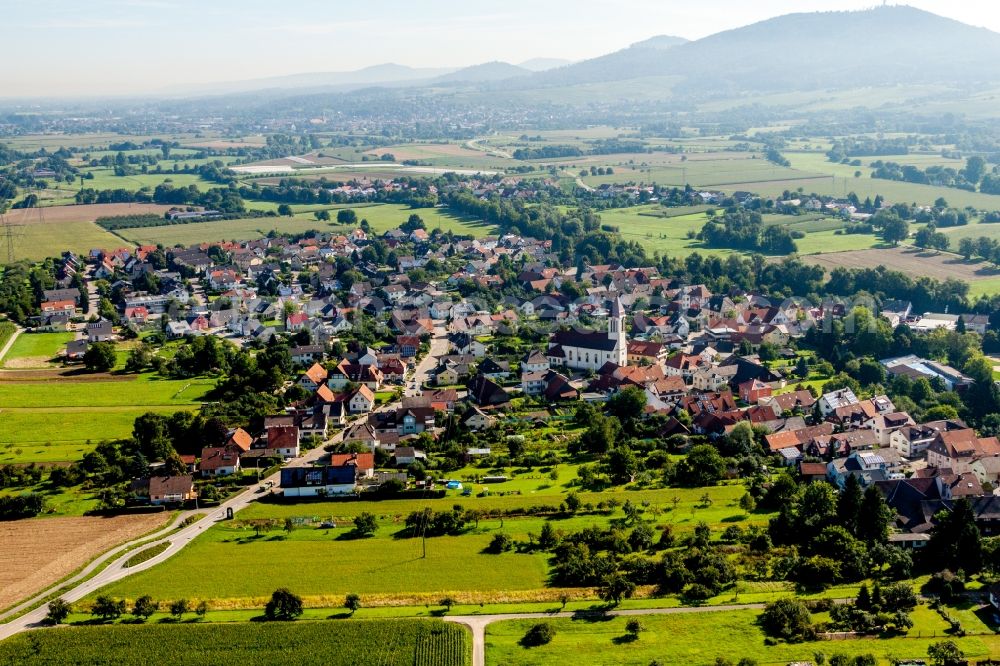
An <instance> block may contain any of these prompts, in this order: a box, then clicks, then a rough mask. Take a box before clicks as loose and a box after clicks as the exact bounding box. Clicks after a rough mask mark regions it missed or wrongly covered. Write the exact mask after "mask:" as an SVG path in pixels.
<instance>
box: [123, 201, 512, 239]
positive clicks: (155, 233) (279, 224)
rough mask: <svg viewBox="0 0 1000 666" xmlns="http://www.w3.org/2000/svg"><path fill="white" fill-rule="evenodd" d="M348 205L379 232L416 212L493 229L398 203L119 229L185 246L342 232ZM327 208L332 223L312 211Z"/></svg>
mask: <svg viewBox="0 0 1000 666" xmlns="http://www.w3.org/2000/svg"><path fill="white" fill-rule="evenodd" d="M342 208H351V209H353V210H354V211H355V212H356V213H357V214H358V219H359V221H360V220H361V219H366V220H368V222H369V224H371V226H372V229H374V230H375V231H376V232H377V233H382V232H384V231H386V230H388V229H393V228H395V227H398V226H399V225H400V224H402V223H403V222H405V221H406V219H407V218H408V217H409V216H410V215H413V214H417V215H419V216H420V217H421V218H422V219H423V221H424V223H425V224H426V225H427V228H428V229H435V228H438V227H440V228H441V229H444V230H445V231H449V230H450V231H453V232H454V233H456V234H466V235H473V236H485V235H487V234H489V233H491V232H492V231H493V230H494V228H493V227H492V226H489V225H486V224H484V223H481V222H478V221H476V220H473V219H471V218H466V217H460V216H457V215H453V214H451V213H448V212H447V211H445V210H443V209H441V208H418V209H413V208H410V207H409V206H406V205H401V204H376V205H370V206H360V205H359V206H327V207H323V206H310V207H308V212H307V211H300V212H296V215H295V216H294V217H259V218H250V219H244V220H219V221H217V222H197V223H194V224H177V225H169V226H163V227H146V228H141V229H123V230H122V231H121V234H122V236H123V237H124V238H127V239H128V240H130V241H132V242H135V243H154V244H155V243H162V244H164V245H166V246H173V245H177V244H184V245H189V244H192V243H200V242H205V241H212V240H247V239H253V238H260V237H261V236H265V235H267V233H268V232H270V231H272V230H277V231H278V232H281V233H292V234H296V233H304V232H306V231H310V230H338V231H345V230H347V228H346V227H342V226H338V225H337V224H336V217H337V211H338V210H340V209H342ZM316 210H329V211H330V216H331V217H332V218H334V219H333V221H332V222H320V221H318V220H316V218H315V217H314V216H313V214H312V211H316Z"/></svg>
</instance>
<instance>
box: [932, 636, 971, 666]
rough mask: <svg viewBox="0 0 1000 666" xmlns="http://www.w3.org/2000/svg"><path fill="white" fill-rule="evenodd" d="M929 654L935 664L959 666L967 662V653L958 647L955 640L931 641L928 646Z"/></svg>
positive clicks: (937, 665)
mask: <svg viewBox="0 0 1000 666" xmlns="http://www.w3.org/2000/svg"><path fill="white" fill-rule="evenodd" d="M927 656H928V657H930V659H931V662H932V663H933V664H934V666H957V665H958V664H964V663H965V661H964V659H965V653H964V652H962V651H961V650H960V649H959V648H958V645H956V644H955V641H938V642H937V643H931V644H930V645H929V646H928V647H927Z"/></svg>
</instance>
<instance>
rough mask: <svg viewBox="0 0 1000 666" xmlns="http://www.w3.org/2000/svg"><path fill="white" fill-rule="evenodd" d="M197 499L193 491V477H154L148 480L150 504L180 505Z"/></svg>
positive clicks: (188, 475) (195, 492)
mask: <svg viewBox="0 0 1000 666" xmlns="http://www.w3.org/2000/svg"><path fill="white" fill-rule="evenodd" d="M197 497H198V492H197V491H196V490H195V489H194V477H192V476H191V475H190V474H186V475H184V476H154V477H150V479H149V503H150V504H180V503H182V502H187V501H188V500H193V499H195V498H197Z"/></svg>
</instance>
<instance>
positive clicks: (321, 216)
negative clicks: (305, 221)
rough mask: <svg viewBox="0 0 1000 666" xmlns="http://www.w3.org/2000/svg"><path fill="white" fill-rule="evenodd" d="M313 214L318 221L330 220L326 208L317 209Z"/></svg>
mask: <svg viewBox="0 0 1000 666" xmlns="http://www.w3.org/2000/svg"><path fill="white" fill-rule="evenodd" d="M313 215H315V216H316V220H317V221H319V222H329V221H330V211H328V210H318V211H316V212H315V213H313Z"/></svg>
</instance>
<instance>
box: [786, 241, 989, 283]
mask: <svg viewBox="0 0 1000 666" xmlns="http://www.w3.org/2000/svg"><path fill="white" fill-rule="evenodd" d="M807 238H808V236H807ZM799 242H800V243H801V241H799ZM800 247H801V245H800ZM803 260H804V261H806V262H808V263H812V264H816V265H818V266H822V267H823V268H825V269H826V270H827V271H831V270H833V269H834V268H841V267H842V268H874V267H876V266H887V267H889V268H892V269H894V270H898V271H902V272H904V273H907V274H908V275H912V276H914V277H919V276H927V277H932V278H934V279H937V280H947V279H948V278H953V279H957V280H964V281H965V282H968V283H969V286H970V294H972V295H973V296H977V295H979V294H991V293H996V292H997V291H1000V270H997V269H996V268H994V267H993V266H992V265H990V264H988V263H986V262H984V261H977V260H972V261H966V260H965V259H963V258H962V257H960V256H958V255H955V254H951V253H947V252H933V251H924V250H920V249H918V248H915V247H912V246H899V247H885V248H880V249H877V250H859V251H846V252H838V251H830V252H829V253H827V254H816V255H812V256H808V257H803Z"/></svg>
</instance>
